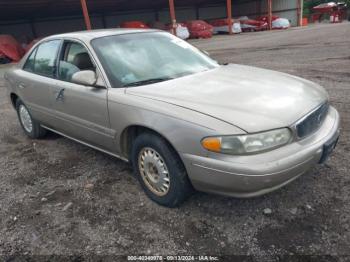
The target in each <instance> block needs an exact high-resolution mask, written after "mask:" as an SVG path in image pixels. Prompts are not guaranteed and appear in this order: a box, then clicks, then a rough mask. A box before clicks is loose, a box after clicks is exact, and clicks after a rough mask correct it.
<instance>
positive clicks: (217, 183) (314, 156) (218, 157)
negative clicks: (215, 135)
mask: <svg viewBox="0 0 350 262" xmlns="http://www.w3.org/2000/svg"><path fill="white" fill-rule="evenodd" d="M339 124H340V119H339V114H338V112H337V111H336V110H335V109H334V108H333V107H330V110H329V113H328V115H327V117H326V119H325V121H324V122H323V124H322V126H321V127H320V129H319V130H318V131H316V132H315V133H314V134H312V135H311V136H309V137H307V138H305V139H303V140H300V141H296V142H293V143H291V144H288V145H286V146H284V147H281V148H278V149H276V150H273V151H270V152H266V153H261V154H257V155H247V156H229V155H223V154H216V153H208V156H206V157H203V156H196V155H191V154H186V153H184V154H181V157H182V159H183V161H184V164H185V166H186V169H187V172H188V175H189V177H190V180H191V181H192V184H193V186H194V187H195V188H196V189H197V190H199V191H204V192H211V193H216V194H221V195H227V196H234V197H243V198H246V197H254V196H259V195H263V194H265V193H268V192H271V191H274V190H275V189H278V188H280V187H282V186H284V185H286V184H288V183H289V182H291V181H293V180H294V179H296V178H297V177H299V176H300V175H302V174H304V173H305V172H307V171H308V170H310V169H311V168H312V167H313V166H315V165H316V164H317V163H318V162H319V161H320V159H321V157H322V152H323V145H324V144H325V143H327V142H328V141H330V140H332V139H334V137H336V136H339Z"/></svg>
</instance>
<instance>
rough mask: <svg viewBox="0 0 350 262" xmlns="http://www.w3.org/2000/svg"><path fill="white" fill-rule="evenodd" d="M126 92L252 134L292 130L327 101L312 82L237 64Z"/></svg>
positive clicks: (321, 91) (321, 90) (323, 93)
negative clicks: (207, 117) (199, 113)
mask: <svg viewBox="0 0 350 262" xmlns="http://www.w3.org/2000/svg"><path fill="white" fill-rule="evenodd" d="M126 93H127V94H130V95H137V96H142V97H145V98H149V99H154V100H159V101H163V102H166V103H171V104H174V105H177V106H181V107H185V108H187V109H190V110H195V111H197V112H201V113H203V114H206V115H210V116H212V117H214V118H217V119H220V120H222V121H225V122H227V123H230V124H232V125H235V126H237V127H239V128H241V129H243V130H245V131H246V132H249V133H252V132H259V131H264V130H270V129H275V128H280V127H286V126H290V125H292V124H293V123H294V122H296V121H297V120H298V119H300V118H302V117H303V116H304V115H305V114H307V113H308V112H310V111H311V110H313V109H314V108H315V107H317V106H318V105H320V104H321V103H323V102H325V101H326V100H327V99H328V95H327V93H326V91H325V90H324V89H323V88H322V87H320V86H319V85H317V84H315V83H312V82H310V81H308V80H305V79H302V78H299V77H295V76H292V75H288V74H284V73H280V72H276V71H271V70H266V69H260V68H255V67H250V66H242V65H233V64H230V65H226V66H220V67H218V68H215V69H212V70H209V71H205V72H201V73H198V74H194V75H190V76H185V77H181V78H177V79H174V80H170V81H166V82H161V83H157V84H151V85H146V86H139V87H132V88H128V89H126ZM169 113H170V114H171V112H169Z"/></svg>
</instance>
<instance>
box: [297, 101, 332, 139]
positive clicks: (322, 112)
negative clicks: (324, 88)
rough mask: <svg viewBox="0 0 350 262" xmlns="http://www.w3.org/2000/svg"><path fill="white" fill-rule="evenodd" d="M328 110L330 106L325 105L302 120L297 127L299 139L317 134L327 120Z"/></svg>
mask: <svg viewBox="0 0 350 262" xmlns="http://www.w3.org/2000/svg"><path fill="white" fill-rule="evenodd" d="M328 109H329V104H328V103H325V104H323V105H321V106H320V107H318V108H317V109H316V110H315V111H313V112H311V113H310V114H309V115H308V116H306V117H305V118H304V119H303V120H301V122H299V123H298V124H297V125H296V130H297V135H298V137H299V138H304V137H306V136H308V135H310V134H312V133H313V132H315V131H316V130H317V129H318V128H319V127H320V126H321V124H322V123H323V121H324V120H325V118H326V116H327V113H328Z"/></svg>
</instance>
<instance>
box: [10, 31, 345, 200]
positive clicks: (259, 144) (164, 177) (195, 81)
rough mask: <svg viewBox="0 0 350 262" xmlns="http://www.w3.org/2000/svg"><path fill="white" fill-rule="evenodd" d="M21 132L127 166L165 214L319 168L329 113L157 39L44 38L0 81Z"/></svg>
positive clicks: (333, 128) (332, 121)
mask: <svg viewBox="0 0 350 262" xmlns="http://www.w3.org/2000/svg"><path fill="white" fill-rule="evenodd" d="M5 83H6V86H7V89H8V95H9V98H10V99H11V102H12V104H13V106H14V108H15V109H16V110H17V113H18V118H19V122H20V124H21V126H22V127H23V130H24V132H25V133H26V134H27V135H28V136H29V137H31V138H34V139H37V138H40V137H43V136H44V135H45V133H46V131H47V130H50V131H53V132H56V133H58V134H61V135H63V136H66V137H68V138H70V139H73V140H75V141H77V142H80V143H82V144H85V145H87V146H90V147H92V148H95V149H97V150H100V151H102V152H105V153H107V154H110V155H113V156H116V157H118V158H121V159H123V160H125V161H129V162H130V163H131V164H132V166H133V168H134V171H135V174H136V176H137V178H138V180H139V181H140V183H141V186H142V188H143V189H144V191H145V192H146V194H147V195H148V196H149V197H150V198H151V199H152V200H154V201H155V202H157V203H159V204H161V205H164V206H168V207H174V206H178V205H179V204H181V203H182V202H183V201H184V200H185V199H186V198H187V197H188V196H189V195H190V194H191V192H193V190H194V189H196V190H199V191H204V192H212V193H216V194H222V195H227V196H233V197H253V196H258V195H262V194H265V193H268V192H270V191H273V190H275V189H277V188H280V187H282V186H284V185H286V184H288V183H289V182H291V181H292V180H294V179H296V178H297V177H299V176H300V175H302V174H304V173H305V172H306V171H308V170H309V169H310V168H312V167H313V166H314V165H316V164H318V163H323V162H325V161H326V159H327V157H328V156H329V154H330V153H331V151H332V150H333V149H334V147H335V145H336V143H337V141H338V138H339V114H338V112H337V111H336V109H334V108H333V107H332V106H330V104H329V101H328V100H329V99H328V95H327V93H326V91H325V90H324V89H323V88H322V87H321V86H319V85H317V84H315V83H312V82H310V81H307V80H305V79H301V78H299V77H295V76H292V75H288V74H284V73H279V72H275V71H271V70H265V69H259V68H255V67H250V66H243V65H236V64H225V65H220V64H218V63H217V62H216V61H214V60H213V59H211V58H210V57H208V56H207V55H206V54H205V53H203V52H202V51H200V50H198V49H197V48H195V47H193V46H192V45H190V44H189V43H187V42H185V41H183V40H181V39H179V38H177V37H175V36H173V35H171V34H169V33H166V32H162V31H159V30H136V29H133V30H129V29H113V30H96V31H85V32H77V33H68V34H61V35H55V36H50V37H47V38H45V39H43V40H41V41H40V42H38V43H37V44H36V45H35V46H34V47H33V48H32V49H31V50H30V51H29V52H28V54H27V55H26V56H25V57H24V58H23V59H22V60H21V61H20V63H18V64H17V65H16V66H14V67H13V68H11V69H10V70H9V71H8V72H7V73H6V74H5Z"/></svg>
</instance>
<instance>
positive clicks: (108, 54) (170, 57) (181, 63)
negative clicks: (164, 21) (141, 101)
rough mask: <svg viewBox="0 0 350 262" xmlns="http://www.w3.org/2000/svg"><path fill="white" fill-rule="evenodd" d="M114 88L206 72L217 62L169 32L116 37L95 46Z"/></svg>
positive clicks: (95, 41) (95, 43)
mask: <svg viewBox="0 0 350 262" xmlns="http://www.w3.org/2000/svg"><path fill="white" fill-rule="evenodd" d="M91 44H92V46H93V48H94V50H95V52H96V53H97V56H98V57H99V59H100V61H101V63H102V65H103V67H104V69H105V70H106V73H107V75H108V77H109V79H110V81H111V82H112V85H113V86H114V87H120V86H136V85H145V84H150V83H155V82H160V81H166V80H170V79H174V78H178V77H181V76H185V75H190V74H195V73H198V72H202V71H206V70H209V69H212V68H215V67H217V66H218V64H217V62H216V61H214V60H212V59H211V58H209V57H208V56H207V55H205V54H203V53H202V52H201V51H200V50H198V49H197V48H195V47H193V46H192V45H190V44H188V43H187V42H185V41H183V40H181V39H179V38H177V37H175V36H173V35H171V34H169V33H166V32H152V33H137V34H123V35H114V36H108V37H103V38H97V39H94V40H93V41H92V42H91Z"/></svg>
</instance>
